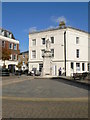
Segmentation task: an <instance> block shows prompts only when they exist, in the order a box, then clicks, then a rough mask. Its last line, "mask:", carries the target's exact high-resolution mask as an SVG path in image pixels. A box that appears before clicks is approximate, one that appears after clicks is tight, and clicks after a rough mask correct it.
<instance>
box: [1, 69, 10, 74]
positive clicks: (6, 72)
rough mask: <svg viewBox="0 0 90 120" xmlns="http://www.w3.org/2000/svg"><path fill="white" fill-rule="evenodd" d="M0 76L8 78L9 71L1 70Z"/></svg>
mask: <svg viewBox="0 0 90 120" xmlns="http://www.w3.org/2000/svg"><path fill="white" fill-rule="evenodd" d="M0 76H10V72H9V69H7V68H1V69H0Z"/></svg>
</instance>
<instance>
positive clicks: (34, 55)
mask: <svg viewBox="0 0 90 120" xmlns="http://www.w3.org/2000/svg"><path fill="white" fill-rule="evenodd" d="M32 58H36V51H35V50H33V51H32Z"/></svg>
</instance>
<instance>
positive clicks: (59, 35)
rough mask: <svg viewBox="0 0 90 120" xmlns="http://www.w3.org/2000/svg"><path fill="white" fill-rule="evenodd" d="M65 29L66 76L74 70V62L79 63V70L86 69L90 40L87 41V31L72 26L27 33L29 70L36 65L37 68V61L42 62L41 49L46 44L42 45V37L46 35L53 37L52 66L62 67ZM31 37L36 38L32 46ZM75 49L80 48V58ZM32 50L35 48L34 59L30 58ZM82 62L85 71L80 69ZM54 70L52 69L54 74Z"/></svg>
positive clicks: (88, 59)
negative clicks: (72, 67)
mask: <svg viewBox="0 0 90 120" xmlns="http://www.w3.org/2000/svg"><path fill="white" fill-rule="evenodd" d="M65 31H66V59H67V70H66V71H67V76H71V75H72V74H73V72H77V71H76V63H77V62H79V63H80V72H85V71H87V64H88V61H90V57H89V55H88V54H89V50H90V40H89V41H88V33H85V32H82V31H78V30H75V29H72V28H66V29H57V30H52V31H43V32H39V33H34V34H29V70H31V69H32V67H36V68H37V69H38V70H39V63H42V62H43V58H42V57H41V49H45V48H46V45H42V39H41V38H45V37H46V35H47V36H48V37H49V38H50V37H54V44H51V49H52V48H54V58H52V62H53V63H52V68H55V66H56V68H57V70H56V73H57V75H58V69H59V68H60V67H61V68H62V69H63V68H64V32H65ZM76 37H79V44H76ZM32 39H36V46H32ZM76 49H80V58H76ZM32 50H36V59H32V58H31V56H32V52H31V51H32ZM71 62H73V63H74V69H73V70H72V69H71ZM82 63H85V71H82ZM54 73H55V70H53V71H52V75H54Z"/></svg>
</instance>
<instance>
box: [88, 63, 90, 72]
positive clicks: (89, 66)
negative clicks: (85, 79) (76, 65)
mask: <svg viewBox="0 0 90 120" xmlns="http://www.w3.org/2000/svg"><path fill="white" fill-rule="evenodd" d="M88 71H90V63H88Z"/></svg>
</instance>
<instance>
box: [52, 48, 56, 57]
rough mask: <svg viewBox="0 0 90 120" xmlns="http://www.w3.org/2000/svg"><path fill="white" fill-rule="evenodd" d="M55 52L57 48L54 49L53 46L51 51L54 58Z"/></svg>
mask: <svg viewBox="0 0 90 120" xmlns="http://www.w3.org/2000/svg"><path fill="white" fill-rule="evenodd" d="M52 51H53V52H52ZM54 52H55V50H54V48H52V49H51V53H52V57H53V58H54V56H55V55H54Z"/></svg>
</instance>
